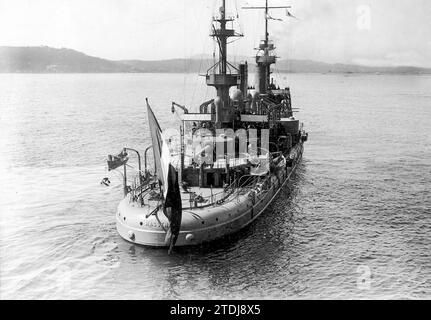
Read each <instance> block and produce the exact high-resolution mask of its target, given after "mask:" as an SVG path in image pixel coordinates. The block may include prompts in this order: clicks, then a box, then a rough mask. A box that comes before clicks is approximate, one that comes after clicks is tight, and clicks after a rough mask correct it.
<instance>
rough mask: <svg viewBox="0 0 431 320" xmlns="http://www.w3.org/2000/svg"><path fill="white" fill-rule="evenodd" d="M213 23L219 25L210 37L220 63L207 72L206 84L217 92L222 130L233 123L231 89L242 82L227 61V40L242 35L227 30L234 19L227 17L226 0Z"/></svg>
mask: <svg viewBox="0 0 431 320" xmlns="http://www.w3.org/2000/svg"><path fill="white" fill-rule="evenodd" d="M213 21H214V22H215V23H218V24H219V26H218V28H216V26H215V24H213V26H212V33H211V35H210V36H211V37H213V38H214V39H215V40H216V41H217V44H218V47H219V61H218V62H217V63H216V64H215V65H214V66H212V67H211V68H210V69H209V70H208V71H207V75H206V83H207V85H208V86H212V87H215V88H216V90H217V99H216V100H215V101H214V104H215V108H216V119H215V122H216V127H218V128H221V127H222V124H223V123H227V122H231V121H232V117H233V110H231V108H230V98H229V88H230V87H233V86H237V85H238V84H239V81H240V76H239V74H238V69H237V68H235V67H234V66H233V65H231V64H230V63H229V62H228V61H227V40H228V38H230V37H242V34H238V33H236V32H235V30H233V29H228V28H227V23H228V22H232V21H234V19H233V18H230V17H227V16H226V0H222V6H221V7H220V16H219V17H214V18H213Z"/></svg>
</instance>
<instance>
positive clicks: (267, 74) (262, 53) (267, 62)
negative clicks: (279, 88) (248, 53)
mask: <svg viewBox="0 0 431 320" xmlns="http://www.w3.org/2000/svg"><path fill="white" fill-rule="evenodd" d="M290 7H291V6H275V7H268V0H265V6H264V7H242V9H264V10H265V38H264V40H263V41H262V42H261V43H260V44H259V48H257V49H256V50H258V52H257V54H256V64H257V68H256V73H257V83H256V90H257V92H259V93H261V94H266V93H267V91H268V87H269V85H270V81H271V64H274V63H275V62H276V59H277V57H276V56H275V55H274V54H273V51H274V50H275V46H274V44H273V43H270V41H269V32H268V20H269V19H273V18H271V17H270V16H269V9H289V8H290Z"/></svg>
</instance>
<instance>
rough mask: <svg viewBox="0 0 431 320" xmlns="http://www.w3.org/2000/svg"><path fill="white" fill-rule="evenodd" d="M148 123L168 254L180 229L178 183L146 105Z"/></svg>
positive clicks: (150, 112)
mask: <svg viewBox="0 0 431 320" xmlns="http://www.w3.org/2000/svg"><path fill="white" fill-rule="evenodd" d="M147 111H148V123H149V127H150V134H151V140H152V143H153V154H154V164H155V167H156V175H157V178H158V180H159V184H160V185H161V188H162V190H163V213H164V214H165V216H166V218H168V220H169V229H168V231H167V233H166V238H165V241H166V244H169V253H170V252H171V251H172V248H173V246H174V245H175V243H176V241H177V239H178V235H179V233H180V228H181V219H182V204H181V193H180V187H179V181H178V173H177V171H176V170H175V168H174V167H173V166H172V164H171V159H170V152H169V147H168V144H167V142H166V141H165V140H164V139H163V137H162V130H161V129H160V125H159V123H158V121H157V119H156V117H155V116H154V113H153V110H152V109H151V107H150V105H149V104H148V100H147Z"/></svg>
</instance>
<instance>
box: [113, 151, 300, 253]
mask: <svg viewBox="0 0 431 320" xmlns="http://www.w3.org/2000/svg"><path fill="white" fill-rule="evenodd" d="M302 152H303V144H302V143H299V144H298V145H297V146H295V158H294V159H292V160H293V164H292V166H291V167H284V168H283V169H282V170H279V171H278V172H277V174H272V175H271V179H269V183H268V186H267V189H266V190H265V191H264V192H263V191H262V192H260V193H256V192H255V195H254V196H253V197H250V191H247V192H243V193H241V192H239V193H238V194H235V195H232V196H231V197H230V198H228V199H226V201H225V202H223V203H221V204H218V205H212V206H205V207H201V208H184V207H183V219H182V222H181V229H180V233H179V236H178V240H177V243H176V246H193V245H198V244H201V243H204V242H210V241H214V240H216V239H219V238H222V237H224V236H227V235H230V234H233V233H235V232H238V231H239V230H241V229H243V228H245V227H246V226H248V225H249V224H251V223H252V222H253V221H254V220H256V219H257V218H258V217H259V216H260V215H261V214H262V213H263V212H264V211H265V209H266V208H267V207H268V206H269V205H270V204H271V202H272V201H273V200H274V198H275V197H276V196H277V195H278V194H279V192H280V191H281V190H282V189H283V188H284V187H285V186H286V185H287V184H288V183H289V180H290V177H291V175H292V174H293V173H294V171H295V169H296V166H297V164H298V163H299V162H300V160H301V158H302ZM155 208H156V205H147V206H143V207H141V206H137V205H136V204H134V203H133V202H132V201H130V199H129V198H128V197H126V198H124V199H123V200H122V201H121V202H120V204H119V206H118V210H117V213H116V227H117V231H118V233H119V234H120V235H121V237H122V238H124V239H125V240H127V241H129V242H132V243H136V244H140V245H145V246H151V247H166V246H168V241H167V239H166V234H167V230H168V228H169V222H168V220H167V218H166V217H165V215H164V214H163V211H162V210H161V209H160V210H158V211H157V212H156V213H155V214H151V215H149V213H151V212H152V211H153V210H154V209H155Z"/></svg>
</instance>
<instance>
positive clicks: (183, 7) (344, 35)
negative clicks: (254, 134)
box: [0, 0, 431, 67]
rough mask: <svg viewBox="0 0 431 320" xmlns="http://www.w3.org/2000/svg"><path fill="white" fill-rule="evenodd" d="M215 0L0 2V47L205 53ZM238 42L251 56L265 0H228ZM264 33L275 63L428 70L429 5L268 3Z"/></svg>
mask: <svg viewBox="0 0 431 320" xmlns="http://www.w3.org/2000/svg"><path fill="white" fill-rule="evenodd" d="M220 2H221V1H220V0H0V45H3V46H40V45H46V46H52V47H58V48H59V47H67V48H72V49H75V50H78V51H82V52H85V53H87V54H89V55H93V56H99V57H103V58H108V59H114V60H119V59H145V60H157V59H167V58H178V57H180V58H182V57H190V56H194V55H198V54H202V53H207V54H211V53H212V51H213V50H214V43H213V41H212V39H211V38H209V37H208V34H209V32H210V26H211V20H210V17H211V15H212V14H214V13H216V11H217V8H218V7H219V6H220ZM226 2H227V4H228V10H227V11H228V13H230V14H232V15H234V16H237V15H239V20H238V21H237V23H236V24H235V27H236V28H237V30H238V31H240V32H243V33H244V34H245V36H244V38H242V39H240V40H239V41H237V42H235V43H233V44H232V45H231V46H230V47H229V49H230V53H231V54H234V55H247V56H252V55H253V50H252V49H253V47H254V46H256V45H257V43H258V41H259V39H260V38H261V37H262V36H263V13H262V12H259V11H255V10H242V9H241V6H244V5H261V4H263V3H264V0H236V1H235V0H227V1H226ZM270 4H273V5H291V6H292V9H290V12H291V13H292V14H293V15H295V16H296V17H297V18H298V19H293V18H288V17H287V16H286V11H285V10H274V11H271V16H272V17H274V18H281V19H283V21H271V23H270V32H271V34H272V36H273V37H274V39H275V40H276V45H277V47H278V55H280V56H281V57H282V58H295V59H312V60H317V61H324V62H341V63H360V64H368V65H415V66H426V67H431V1H429V0H349V1H346V0H290V1H283V0H270Z"/></svg>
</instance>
